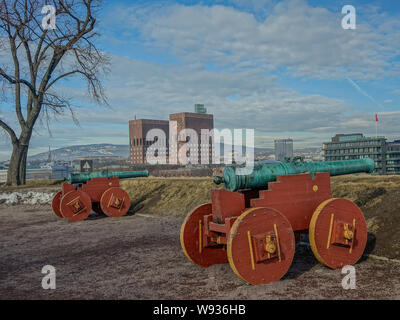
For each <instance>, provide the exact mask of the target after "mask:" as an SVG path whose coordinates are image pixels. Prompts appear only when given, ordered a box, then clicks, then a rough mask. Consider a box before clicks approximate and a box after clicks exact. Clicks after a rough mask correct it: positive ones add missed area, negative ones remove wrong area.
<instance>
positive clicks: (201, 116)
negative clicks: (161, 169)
mask: <svg viewBox="0 0 400 320" xmlns="http://www.w3.org/2000/svg"><path fill="white" fill-rule="evenodd" d="M195 110H196V111H198V113H193V112H181V113H174V114H170V115H169V121H167V120H150V119H140V120H131V121H129V145H130V161H131V163H133V164H146V163H149V162H148V161H149V160H150V159H146V152H147V149H148V148H149V147H150V146H151V145H152V144H153V143H154V141H146V135H147V133H148V132H149V131H150V130H152V129H161V130H163V131H164V133H165V141H160V142H161V143H162V144H164V143H165V146H166V148H167V150H165V154H164V153H163V152H162V154H158V156H160V155H165V156H166V158H167V163H169V164H179V165H185V164H188V163H189V162H191V163H192V164H202V163H201V158H202V155H203V158H204V157H206V158H208V160H209V161H208V163H209V164H211V163H212V159H213V152H214V148H213V137H212V135H211V133H210V137H209V139H208V140H209V141H208V143H206V144H205V145H202V144H201V130H202V129H207V130H208V131H211V130H212V129H214V117H213V115H212V114H206V113H205V112H207V110H206V109H205V108H204V105H195ZM200 112H201V113H200ZM175 122H176V126H177V128H176V133H174V132H173V131H172V130H173V126H172V124H173V123H175ZM184 129H192V130H194V132H195V133H196V135H197V140H196V141H194V148H195V149H196V150H195V151H194V154H193V157H195V160H194V159H193V157H190V152H189V149H188V148H187V149H188V151H187V155H188V157H187V161H184V162H181V161H179V156H178V155H179V151H180V150H181V148H185V147H186V145H187V142H189V141H190V138H188V137H187V136H185V135H184V134H183V133H182V130H184ZM170 135H171V137H170ZM170 139H172V141H170ZM170 142H172V143H171V145H172V146H173V145H175V144H176V146H177V152H176V151H175V152H174V149H173V148H171V151H172V153H171V154H169V146H170ZM182 152H184V151H182ZM207 154H208V157H207ZM169 157H170V158H169ZM190 158H191V159H192V160H194V161H190ZM204 164H205V163H204Z"/></svg>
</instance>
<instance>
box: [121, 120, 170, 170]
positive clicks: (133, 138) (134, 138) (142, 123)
mask: <svg viewBox="0 0 400 320" xmlns="http://www.w3.org/2000/svg"><path fill="white" fill-rule="evenodd" d="M152 129H161V130H163V131H164V133H165V141H161V140H160V141H159V142H160V143H165V145H166V150H164V151H160V152H161V153H163V154H160V155H165V156H166V157H167V158H168V137H169V122H168V121H167V120H151V119H138V120H131V121H129V150H130V161H131V163H133V164H144V163H148V160H149V159H146V152H147V149H148V148H149V147H150V146H151V145H152V144H153V143H154V141H149V140H146V136H147V133H148V132H149V131H150V130H152Z"/></svg>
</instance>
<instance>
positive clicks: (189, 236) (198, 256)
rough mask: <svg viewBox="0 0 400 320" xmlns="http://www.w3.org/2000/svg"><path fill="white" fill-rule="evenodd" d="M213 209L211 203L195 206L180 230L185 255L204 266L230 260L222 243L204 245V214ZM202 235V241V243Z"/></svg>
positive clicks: (209, 212)
mask: <svg viewBox="0 0 400 320" xmlns="http://www.w3.org/2000/svg"><path fill="white" fill-rule="evenodd" d="M211 210H212V207H211V203H207V204H203V205H201V206H199V207H197V208H195V209H194V210H193V211H192V212H190V213H189V214H188V215H187V216H186V218H185V221H184V222H183V224H182V227H181V232H180V240H181V246H182V249H183V251H184V253H185V255H186V256H187V257H188V258H189V259H190V260H191V261H192V262H193V263H196V264H197V265H199V266H202V267H209V266H211V265H214V264H220V263H226V262H228V259H227V256H226V250H225V248H224V247H223V246H222V245H220V246H211V247H204V240H205V239H206V235H205V233H204V229H205V226H204V216H206V215H209V214H211ZM200 224H201V235H200ZM200 236H201V239H202V240H201V241H202V243H200Z"/></svg>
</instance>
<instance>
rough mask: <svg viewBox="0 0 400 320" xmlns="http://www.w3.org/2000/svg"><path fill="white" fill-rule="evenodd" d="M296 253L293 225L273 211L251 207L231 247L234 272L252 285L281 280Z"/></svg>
mask: <svg viewBox="0 0 400 320" xmlns="http://www.w3.org/2000/svg"><path fill="white" fill-rule="evenodd" d="M294 252H295V238H294V233H293V230H292V226H291V224H290V222H289V221H288V220H287V219H286V217H285V216H284V215H283V214H281V213H280V212H279V211H277V210H275V209H272V208H251V209H248V210H247V211H245V212H243V213H242V214H241V215H240V216H239V218H238V219H237V220H236V221H235V223H234V224H233V226H232V228H231V230H230V233H229V237H228V245H227V253H228V260H229V264H230V266H231V268H232V270H233V271H234V272H235V273H236V275H238V276H239V277H240V278H241V279H243V280H244V281H247V282H248V283H250V284H254V285H257V284H266V283H269V282H273V281H278V280H279V279H281V278H282V277H283V276H284V275H285V274H286V272H287V271H288V270H289V267H290V265H291V264H292V260H293V256H294Z"/></svg>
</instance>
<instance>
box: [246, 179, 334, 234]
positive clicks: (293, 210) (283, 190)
mask: <svg viewBox="0 0 400 320" xmlns="http://www.w3.org/2000/svg"><path fill="white" fill-rule="evenodd" d="M315 187H317V188H318V190H317V191H314V190H315ZM330 198H332V192H331V186H330V176H329V173H325V172H324V173H316V174H315V177H314V179H312V178H311V176H310V174H297V175H288V176H278V178H277V181H276V182H272V183H269V185H268V190H262V191H260V193H259V198H258V199H252V200H251V201H250V204H251V207H268V208H274V209H276V210H278V211H279V212H281V213H282V214H283V215H284V216H285V217H286V218H287V219H288V220H289V222H290V224H291V225H292V228H293V230H294V231H299V230H307V229H308V227H309V225H310V220H311V217H312V214H313V213H314V210H315V209H316V208H317V207H318V205H319V204H320V203H321V202H323V201H325V200H327V199H330Z"/></svg>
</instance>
